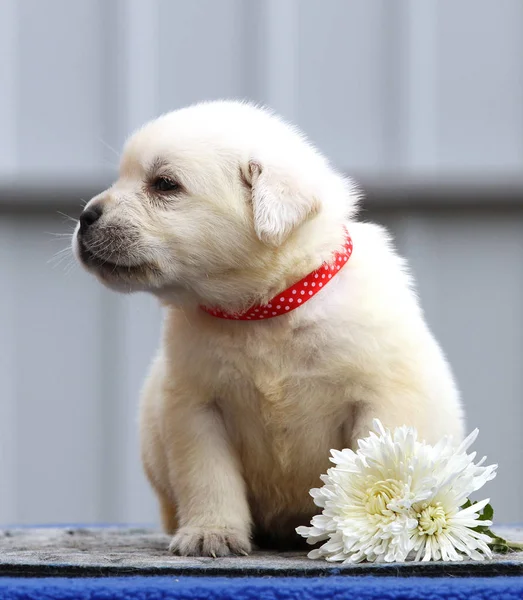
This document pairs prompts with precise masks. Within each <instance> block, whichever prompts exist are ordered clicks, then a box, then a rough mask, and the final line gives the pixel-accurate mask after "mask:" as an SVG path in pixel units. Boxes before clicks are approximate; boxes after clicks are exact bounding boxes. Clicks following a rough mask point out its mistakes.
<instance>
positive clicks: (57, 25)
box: [15, 0, 107, 179]
mask: <svg viewBox="0 0 523 600" xmlns="http://www.w3.org/2000/svg"><path fill="white" fill-rule="evenodd" d="M105 4H106V3H105V2H101V1H99V0H75V2H67V1H64V0H46V1H45V2H40V0H20V1H19V2H18V3H17V10H18V21H17V25H18V27H17V43H18V52H17V53H18V64H17V73H16V79H15V84H16V98H17V110H16V119H17V143H18V149H19V150H18V151H19V158H20V169H21V170H22V171H23V172H25V173H30V174H31V175H32V176H37V175H40V176H41V175H42V174H45V175H47V176H58V177H61V178H66V179H67V178H68V177H69V178H70V177H72V176H73V175H76V174H79V173H93V172H95V170H96V171H99V170H100V169H101V168H102V166H103V165H102V162H101V157H102V154H103V145H102V143H101V142H100V138H102V137H103V110H104V104H103V102H104V98H105V94H106V93H107V90H102V82H103V68H104V60H105V59H104V56H103V51H104V50H105V49H106V48H105V41H104V29H103V27H102V23H103V18H104V10H103V7H104V6H105ZM71 170H72V173H71Z"/></svg>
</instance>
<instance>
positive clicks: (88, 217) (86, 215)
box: [80, 204, 103, 233]
mask: <svg viewBox="0 0 523 600" xmlns="http://www.w3.org/2000/svg"><path fill="white" fill-rule="evenodd" d="M102 213H103V209H102V207H101V206H100V205H99V204H95V205H94V206H90V207H89V208H86V209H85V210H84V211H83V213H82V214H81V215H80V233H85V232H86V231H87V230H88V229H89V227H91V225H92V224H93V223H96V221H98V219H99V218H100V217H101V216H102Z"/></svg>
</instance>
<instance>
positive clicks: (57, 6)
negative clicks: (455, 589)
mask: <svg viewBox="0 0 523 600" xmlns="http://www.w3.org/2000/svg"><path fill="white" fill-rule="evenodd" d="M219 97H241V98H250V99H253V100H257V101H262V102H266V103H268V104H270V105H271V106H272V107H273V108H274V109H276V110H277V111H279V112H280V113H282V114H283V115H284V116H286V117H287V118H289V119H292V120H293V121H295V122H296V123H298V124H299V125H300V126H301V127H302V128H303V129H304V130H305V131H306V132H307V133H308V134H309V135H310V137H311V138H312V139H313V141H314V142H316V143H317V144H318V146H319V147H320V148H321V149H322V150H323V151H324V152H325V153H327V154H328V155H329V157H330V158H331V159H332V160H333V161H334V162H335V163H336V164H337V166H338V167H340V168H342V169H344V170H346V171H347V172H348V173H350V174H353V175H355V176H356V177H357V178H359V179H360V180H361V181H362V182H363V184H364V187H365V188H366V190H367V191H368V200H367V202H366V203H365V207H364V208H365V212H364V216H365V218H368V219H377V220H380V221H381V222H383V223H385V224H386V225H388V226H389V227H390V228H391V230H392V231H393V233H394V235H395V236H396V241H397V244H398V246H399V247H400V249H401V251H402V252H403V253H404V254H406V255H407V256H408V258H409V259H410V261H411V265H412V268H413V270H414V272H415V274H416V277H417V279H418V282H419V290H420V294H421V298H422V302H423V305H424V307H425V309H426V314H427V318H428V320H429V322H430V323H431V325H432V327H433V329H434V331H435V333H436V334H437V336H438V337H439V339H440V341H441V343H442V345H443V346H444V348H445V349H446V351H447V353H448V355H449V357H450V360H451V362H452V364H453V367H454V370H455V372H456V375H457V378H458V380H459V384H460V387H461V389H462V391H463V395H464V399H465V403H466V407H467V412H468V422H469V429H472V428H473V427H476V426H478V427H480V431H481V433H480V438H479V443H478V444H477V446H478V452H479V454H480V455H481V454H483V453H487V454H488V456H489V459H491V460H492V461H495V462H499V463H500V470H499V476H498V478H497V479H496V480H495V481H494V482H493V483H491V484H490V485H489V490H488V491H487V492H486V493H487V494H488V495H490V496H491V497H492V500H493V502H494V504H495V507H496V508H497V520H498V522H503V523H507V522H515V521H522V520H523V507H522V506H521V503H520V501H519V498H520V496H521V493H522V492H523V472H522V469H521V466H520V465H521V459H522V451H523V441H522V436H521V431H522V424H523V414H522V397H523V380H522V371H521V365H522V360H523V331H522V325H523V316H522V306H523V271H522V268H521V265H522V264H523V210H522V209H523V185H522V183H523V177H522V175H523V3H521V2H520V1H519V0H503V2H493V1H483V0H395V1H392V0H354V1H353V0H321V1H320V0H264V1H262V0H258V1H257V0H190V1H188V0H184V1H179V0H74V1H71V0H45V2H43V1H41V0H0V523H56V522H58V523H65V522H83V523H91V522H134V523H136V522H140V523H152V522H156V520H157V515H156V507H155V502H154V499H153V497H152V495H151V493H150V491H149V489H148V487H147V485H146V483H145V480H144V477H143V475H142V473H141V468H140V464H139V458H138V445H137V436H136V424H135V414H136V404H137V397H138V392H139V389H140V386H141V382H142V379H143V376H144V373H145V370H146V367H147V364H148V361H149V359H150V357H151V355H152V352H153V351H154V349H155V347H156V345H157V340H158V334H159V326H160V317H161V315H160V310H159V308H158V307H157V305H156V303H155V301H154V300H152V299H150V298H148V297H146V296H134V297H123V296H118V295H116V294H112V293H110V292H108V291H106V290H104V289H102V288H101V287H100V286H99V285H98V284H97V283H96V282H95V281H94V280H93V279H92V278H90V277H88V276H87V275H86V274H84V273H83V272H82V271H81V270H80V269H79V268H78V267H76V266H74V265H73V264H72V262H71V259H70V257H69V256H68V253H67V251H66V252H65V253H63V254H62V255H59V257H58V259H56V260H55V259H53V256H55V254H56V253H57V251H59V250H60V249H62V248H66V247H67V246H68V239H67V237H61V236H58V237H56V236H55V235H54V234H68V233H70V232H71V230H72V228H73V223H72V221H70V220H69V219H67V217H64V216H63V215H61V214H59V212H58V211H61V212H64V213H66V214H68V215H72V216H73V217H75V216H77V215H78V214H79V212H80V207H81V199H84V200H87V199H89V197H90V196H91V195H92V194H94V193H97V192H98V191H99V190H101V189H102V188H103V186H105V185H106V183H107V182H108V181H110V180H111V178H112V177H113V176H114V173H115V169H116V164H117V161H118V158H117V152H118V150H119V149H120V147H121V145H122V142H123V140H124V139H125V137H126V136H127V135H128V134H129V133H130V132H131V131H132V130H133V129H134V128H135V127H137V126H139V125H140V124H142V123H143V122H144V121H146V120H148V119H149V118H151V117H154V116H155V115H157V114H159V113H161V112H162V111H167V110H171V109H174V108H177V107H179V106H182V105H185V104H187V103H190V102H194V101H198V100H203V99H210V98H219ZM111 148H113V149H115V151H116V152H115V151H113V150H112V149H111ZM60 256H62V257H65V258H64V260H62V261H61V260H60Z"/></svg>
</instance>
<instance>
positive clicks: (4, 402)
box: [0, 218, 20, 523]
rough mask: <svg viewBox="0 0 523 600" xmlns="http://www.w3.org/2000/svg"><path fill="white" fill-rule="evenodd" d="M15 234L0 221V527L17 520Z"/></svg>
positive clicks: (6, 221) (9, 223) (6, 222)
mask: <svg viewBox="0 0 523 600" xmlns="http://www.w3.org/2000/svg"><path fill="white" fill-rule="evenodd" d="M15 240H16V236H15V230H14V227H13V220H12V219H8V218H6V219H0V488H1V490H2V491H1V492H0V494H1V496H0V523H15V522H16V520H17V516H18V515H17V499H18V493H17V491H18V490H17V485H18V478H19V475H20V474H19V473H18V472H17V469H16V463H15V459H16V455H15V443H16V431H15V425H16V423H17V416H18V414H17V412H18V411H17V408H18V407H17V403H16V400H17V398H16V381H15V369H16V357H15V354H14V352H13V347H14V345H15V340H16V328H15V321H14V315H15V310H16V303H17V297H16V295H15V294H16V290H15V280H16V277H17V276H18V274H17V264H16V260H15V259H16V246H15Z"/></svg>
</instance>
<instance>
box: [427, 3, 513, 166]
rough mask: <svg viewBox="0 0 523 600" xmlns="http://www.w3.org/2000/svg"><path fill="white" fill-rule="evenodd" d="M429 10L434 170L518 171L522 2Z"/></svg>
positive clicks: (441, 5)
mask: <svg viewBox="0 0 523 600" xmlns="http://www.w3.org/2000/svg"><path fill="white" fill-rule="evenodd" d="M434 3H435V4H436V5H437V18H436V19H435V21H434V25H435V27H436V35H437V41H438V48H437V51H438V54H437V69H436V71H435V74H436V76H437V81H436V86H435V90H434V91H435V93H436V101H437V109H438V123H437V140H438V142H437V143H438V155H437V162H438V166H439V168H440V169H441V170H443V171H449V170H451V171H455V170H469V171H470V170H471V169H478V168H479V169H482V168H489V169H494V170H501V172H506V171H512V170H514V169H516V170H517V171H519V172H521V164H522V161H523V112H522V110H521V106H522V105H523V64H522V63H523V3H522V2H520V1H519V0H504V1H503V2H477V0H452V1H448V0H444V1H443V2H437V1H435V2H434ZM423 68H425V69H426V66H424V67H423Z"/></svg>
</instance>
